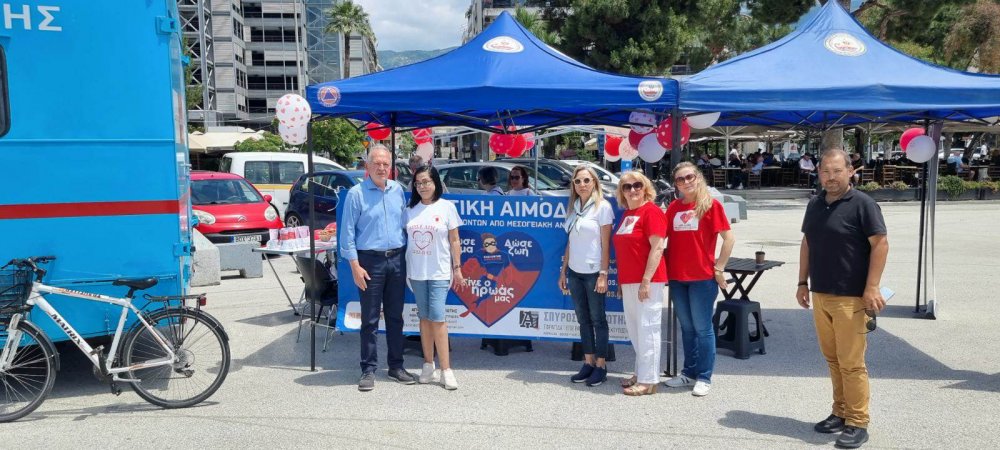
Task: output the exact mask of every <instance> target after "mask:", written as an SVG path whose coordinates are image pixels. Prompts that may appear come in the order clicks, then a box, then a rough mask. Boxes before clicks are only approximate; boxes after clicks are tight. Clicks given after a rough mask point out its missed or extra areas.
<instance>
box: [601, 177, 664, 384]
mask: <svg viewBox="0 0 1000 450" xmlns="http://www.w3.org/2000/svg"><path fill="white" fill-rule="evenodd" d="M616 196H617V197H618V204H619V205H620V206H622V207H624V208H625V213H624V214H623V215H622V220H621V223H620V225H619V226H618V230H617V231H615V235H614V246H615V260H616V262H617V264H618V284H619V285H620V286H621V290H622V291H621V293H622V304H623V306H624V309H625V327H626V328H627V329H628V338H629V340H630V341H632V348H633V349H634V350H635V376H633V377H632V378H629V379H627V380H623V381H622V387H623V388H625V395H646V394H655V393H656V385H657V384H658V383H659V380H660V378H659V372H660V310H661V309H663V287H664V286H665V285H666V282H667V267H666V265H665V264H664V262H663V251H662V249H663V237H664V235H665V234H666V228H667V224H666V221H665V219H664V217H663V212H662V211H661V210H660V208H659V207H658V206H656V204H655V203H653V199H654V198H656V191H655V190H653V183H651V182H650V181H649V179H648V178H646V177H645V176H644V175H643V174H641V173H639V172H626V173H625V174H624V175H622V178H621V181H620V182H619V183H618V190H617V192H616Z"/></svg>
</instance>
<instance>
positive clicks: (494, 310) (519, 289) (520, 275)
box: [455, 232, 542, 327]
mask: <svg viewBox="0 0 1000 450" xmlns="http://www.w3.org/2000/svg"><path fill="white" fill-rule="evenodd" d="M510 240H517V241H521V242H525V241H529V242H530V243H531V250H530V251H531V252H534V253H531V254H529V255H523V256H522V255H511V254H508V253H507V251H506V250H505V249H506V248H507V242H508V241H510ZM496 241H497V243H498V244H499V249H498V251H497V252H496V253H486V252H485V251H477V254H476V255H468V256H463V258H466V259H465V262H464V263H463V264H462V273H463V274H464V275H465V278H466V286H463V287H462V288H460V289H458V290H457V291H456V292H455V294H456V295H457V297H458V298H459V300H461V301H462V304H464V305H465V307H466V308H468V309H469V312H471V313H472V314H473V315H475V316H476V318H477V319H479V321H480V322H482V323H483V324H484V325H486V326H487V327H490V326H492V325H493V324H494V323H496V322H497V321H499V320H500V319H502V318H504V316H506V315H507V314H508V313H510V312H511V311H512V310H514V308H516V307H517V306H518V304H520V303H521V300H523V299H524V296H525V295H527V293H528V292H529V291H531V288H532V287H533V286H534V285H535V282H536V281H537V280H538V275H539V273H540V270H539V269H540V268H541V266H542V258H541V255H542V250H541V247H540V246H539V244H538V242H536V241H535V240H534V239H532V238H530V237H529V236H527V235H525V234H524V233H518V232H514V233H508V234H502V235H500V236H497V237H496ZM487 266H491V267H487ZM498 267H502V269H499V270H498ZM466 314H468V313H466ZM463 315H464V314H463Z"/></svg>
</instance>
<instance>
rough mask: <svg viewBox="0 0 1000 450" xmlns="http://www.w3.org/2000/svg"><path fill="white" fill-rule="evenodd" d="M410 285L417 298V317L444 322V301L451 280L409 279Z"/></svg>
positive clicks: (446, 297)
mask: <svg viewBox="0 0 1000 450" xmlns="http://www.w3.org/2000/svg"><path fill="white" fill-rule="evenodd" d="M410 287H411V289H413V297H414V298H416V299H417V317H420V318H421V319H422V320H429V321H431V322H444V302H445V300H447V299H448V290H449V289H450V288H451V280H410Z"/></svg>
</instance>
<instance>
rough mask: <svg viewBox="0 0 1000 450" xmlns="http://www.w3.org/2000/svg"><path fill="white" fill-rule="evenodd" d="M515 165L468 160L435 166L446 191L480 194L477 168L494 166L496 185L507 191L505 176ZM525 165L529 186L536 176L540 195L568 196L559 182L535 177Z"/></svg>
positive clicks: (567, 191) (532, 183) (508, 188)
mask: <svg viewBox="0 0 1000 450" xmlns="http://www.w3.org/2000/svg"><path fill="white" fill-rule="evenodd" d="M516 165H519V164H514V163H510V162H507V161H488V162H469V163H454V164H442V165H440V166H437V170H438V172H439V173H440V174H441V182H442V183H444V185H445V186H446V187H447V188H448V192H450V193H452V194H482V193H483V190H482V189H480V188H479V181H478V180H477V175H478V174H479V169H481V168H483V167H486V166H493V167H496V169H497V185H498V186H500V189H503V190H504V192H507V191H509V190H510V184H508V183H507V176H508V175H510V171H511V169H513V168H514V166H516ZM525 167H526V168H527V169H528V183H529V186H531V188H532V189H535V181H536V178H537V182H538V188H537V189H538V193H539V194H540V195H556V196H559V195H561V196H569V189H566V188H564V187H562V186H560V185H559V183H556V182H555V181H552V180H551V179H549V178H548V177H546V176H545V175H541V176H537V177H536V175H535V172H534V170H532V168H531V167H527V166H525Z"/></svg>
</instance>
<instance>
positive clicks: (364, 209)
mask: <svg viewBox="0 0 1000 450" xmlns="http://www.w3.org/2000/svg"><path fill="white" fill-rule="evenodd" d="M366 167H367V168H368V177H367V178H365V179H364V181H362V182H361V183H359V184H356V185H354V186H353V187H351V189H350V190H349V191H348V192H347V197H346V198H345V199H344V201H345V204H344V214H343V224H342V225H341V230H342V231H341V240H340V242H339V245H340V255H341V257H343V258H344V259H346V260H347V261H348V262H349V263H350V265H351V275H352V277H353V279H354V284H355V285H356V286H357V287H358V293H359V294H360V295H359V296H360V298H361V379H360V380H359V381H358V390H360V391H362V392H365V391H370V390H372V389H375V371H376V370H377V369H378V353H377V348H376V332H377V331H378V323H379V317H380V316H381V315H382V314H384V316H385V340H386V344H387V345H388V353H389V355H388V361H389V378H391V379H393V380H396V381H397V382H399V383H402V384H414V383H416V378H415V377H414V376H413V375H412V374H410V373H409V372H407V371H406V369H405V368H403V290H404V289H405V283H406V260H405V258H404V256H403V251H404V250H405V249H406V233H405V228H404V224H405V223H404V222H403V218H404V208H405V207H406V202H405V201H404V199H403V188H402V186H400V184H399V183H397V182H396V181H394V180H390V179H389V172H390V170H391V169H392V154H391V153H389V149H387V148H386V147H385V146H384V145H380V144H379V145H375V146H373V147H372V149H371V150H370V151H369V152H368V163H367V165H366Z"/></svg>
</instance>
